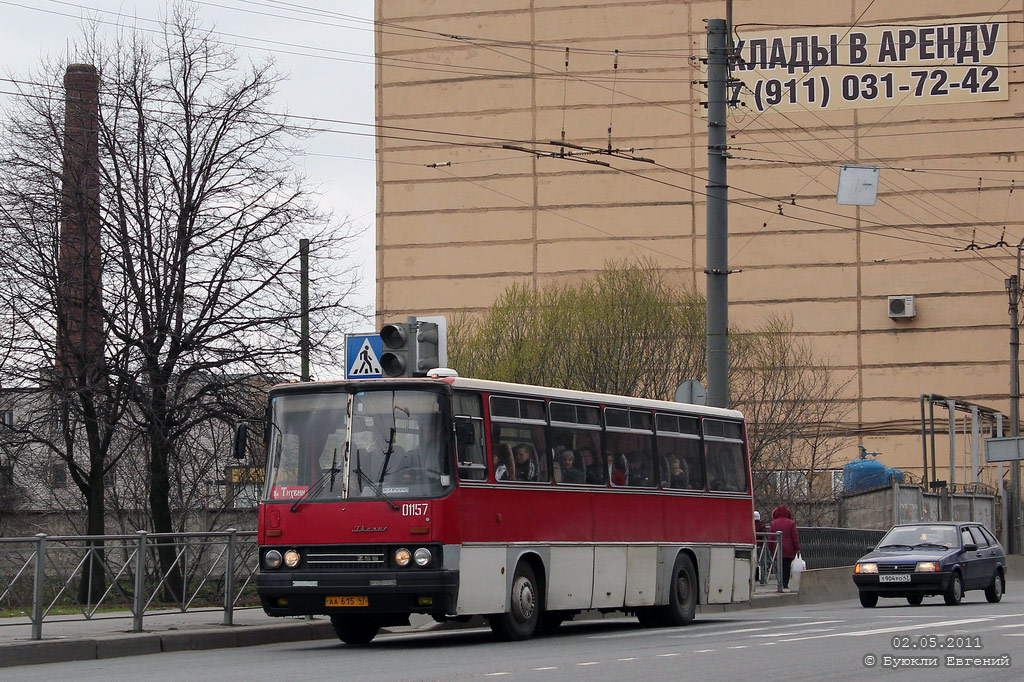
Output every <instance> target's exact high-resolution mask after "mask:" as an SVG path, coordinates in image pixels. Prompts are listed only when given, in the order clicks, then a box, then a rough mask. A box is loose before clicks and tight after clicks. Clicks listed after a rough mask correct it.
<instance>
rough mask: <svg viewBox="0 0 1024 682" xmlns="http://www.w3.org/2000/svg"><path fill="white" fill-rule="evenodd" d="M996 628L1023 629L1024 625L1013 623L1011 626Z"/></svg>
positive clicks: (998, 626)
mask: <svg viewBox="0 0 1024 682" xmlns="http://www.w3.org/2000/svg"><path fill="white" fill-rule="evenodd" d="M995 627H997V628H1024V623H1013V624H1012V625H996V626H995Z"/></svg>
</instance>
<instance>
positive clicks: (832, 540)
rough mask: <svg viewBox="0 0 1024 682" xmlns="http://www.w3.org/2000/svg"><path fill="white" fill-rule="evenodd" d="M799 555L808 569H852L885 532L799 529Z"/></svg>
mask: <svg viewBox="0 0 1024 682" xmlns="http://www.w3.org/2000/svg"><path fill="white" fill-rule="evenodd" d="M797 532H798V533H799V534H800V556H801V557H803V560H804V561H805V562H806V563H807V568H840V567H843V566H853V565H854V564H855V563H857V559H859V558H861V557H862V556H864V555H865V554H867V553H868V552H870V551H871V550H872V549H874V547H875V545H877V544H878V541H879V540H881V539H882V536H883V535H885V531H884V530H867V529H861V528H822V527H814V528H810V527H807V528H797Z"/></svg>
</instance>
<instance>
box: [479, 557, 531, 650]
mask: <svg viewBox="0 0 1024 682" xmlns="http://www.w3.org/2000/svg"><path fill="white" fill-rule="evenodd" d="M539 619H540V593H539V591H538V590H537V578H536V577H535V576H534V574H533V569H532V568H530V565H529V564H527V563H525V562H524V563H520V564H519V565H518V566H517V567H516V572H515V575H514V576H513V577H512V593H511V595H510V596H509V610H508V611H506V612H505V613H496V614H494V615H492V616H490V617H489V618H488V621H489V622H490V625H491V630H492V631H493V632H494V634H495V635H496V636H497V637H498V639H502V640H506V641H516V640H522V639H529V638H530V637H532V636H533V632H534V630H536V629H537V621H538V620H539Z"/></svg>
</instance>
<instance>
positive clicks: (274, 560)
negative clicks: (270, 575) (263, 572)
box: [263, 549, 281, 568]
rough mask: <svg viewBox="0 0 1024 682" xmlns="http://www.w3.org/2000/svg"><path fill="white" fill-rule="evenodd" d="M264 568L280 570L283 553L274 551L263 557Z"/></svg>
mask: <svg viewBox="0 0 1024 682" xmlns="http://www.w3.org/2000/svg"><path fill="white" fill-rule="evenodd" d="M263 566H264V567H266V568H278V567H280V566H281V553H280V552H278V551H277V550H276V549H272V550H270V551H269V552H267V553H266V554H264V555H263Z"/></svg>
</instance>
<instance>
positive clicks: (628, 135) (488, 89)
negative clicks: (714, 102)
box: [376, 0, 1024, 483]
mask: <svg viewBox="0 0 1024 682" xmlns="http://www.w3.org/2000/svg"><path fill="white" fill-rule="evenodd" d="M733 11H734V24H735V25H736V27H737V31H738V34H739V37H740V38H748V39H749V38H750V37H751V36H752V35H753V34H755V33H756V34H761V35H763V34H764V33H769V34H770V33H771V32H773V31H784V30H786V26H784V25H789V26H792V25H794V24H797V25H824V26H838V27H845V28H842V29H841V30H842V31H849V30H850V26H851V24H856V25H857V26H858V27H862V26H867V25H879V24H886V23H889V24H893V23H899V24H902V25H930V24H943V23H949V20H950V19H955V20H956V21H955V22H952V23H963V22H965V21H975V22H978V23H986V22H997V21H999V22H1003V23H1001V28H1000V31H1001V32H1000V33H999V34H998V42H999V49H1000V50H1003V52H1001V53H1000V52H998V51H997V52H996V55H997V56H999V55H1003V56H1001V57H999V59H1001V62H1002V63H1001V64H999V65H998V66H999V67H1000V69H1002V71H1001V75H1000V78H1001V83H1002V88H1003V89H1002V90H1001V93H1000V94H999V95H998V97H999V99H996V100H995V101H967V102H961V103H943V102H942V101H941V100H933V101H932V102H931V103H928V104H918V105H913V106H910V105H907V104H906V101H905V97H903V96H902V95H899V94H897V95H896V96H895V97H893V98H892V99H891V100H890V101H891V103H889V104H886V105H885V106H872V107H866V106H865V107H860V108H847V109H838V108H834V107H828V108H825V109H818V108H813V107H804V108H802V109H798V110H791V111H788V112H786V113H778V112H774V111H771V110H769V111H767V112H765V113H763V114H758V113H757V112H755V111H753V110H752V109H751V108H750V107H749V106H748V107H746V108H744V107H740V108H739V109H737V110H736V111H734V112H733V114H732V115H731V117H730V121H729V127H730V133H732V134H733V137H731V138H730V144H731V145H735V149H732V150H731V153H732V154H733V155H734V157H736V158H734V159H733V160H731V161H730V163H729V183H730V185H731V187H732V189H731V193H730V198H731V199H732V200H734V202H737V203H733V204H731V205H730V208H729V212H730V225H729V230H730V266H731V267H732V268H734V269H737V270H741V271H742V272H739V273H737V274H734V275H733V276H732V277H731V278H730V299H731V307H730V316H731V321H732V322H733V323H734V324H736V325H739V326H741V327H743V326H750V325H754V324H757V323H758V322H759V321H761V320H763V319H764V318H765V316H766V315H768V314H769V313H779V312H781V313H784V314H788V315H791V316H792V318H793V321H794V324H795V327H796V329H797V331H798V332H799V333H800V334H801V335H802V336H804V337H805V338H807V339H808V340H810V341H811V342H812V343H813V344H814V346H815V348H816V350H817V352H818V353H819V354H820V355H821V356H822V357H823V358H824V359H826V360H827V361H828V362H829V363H830V364H831V365H832V366H834V367H835V371H836V373H837V376H838V377H840V378H842V379H849V384H848V389H847V395H846V398H847V399H848V400H849V404H850V406H851V411H850V417H849V419H850V421H851V422H852V423H853V425H854V426H855V427H856V428H858V429H860V430H861V436H860V437H859V438H858V439H857V442H860V443H863V444H864V445H865V446H866V447H867V449H868V450H872V451H881V452H882V453H883V459H884V461H885V462H886V464H888V465H891V466H898V467H901V468H904V469H907V470H910V471H912V472H914V473H916V474H919V473H920V468H921V445H920V435H919V433H918V430H919V423H918V420H919V406H918V399H919V396H920V395H921V394H922V393H939V394H944V395H949V396H956V397H959V398H962V399H965V400H970V401H974V402H978V403H982V404H985V405H990V406H992V407H995V408H997V409H1001V410H1003V411H1004V412H1008V384H1009V363H1008V354H1009V349H1008V341H1009V333H1008V321H1009V318H1008V315H1007V298H1006V293H1005V291H1004V283H1003V282H1004V278H1005V277H1007V276H1008V275H1009V274H1010V273H1011V272H1012V270H1013V268H1014V263H1013V257H1014V249H1012V248H993V249H986V250H960V251H958V250H957V249H958V248H960V249H962V248H963V247H966V246H967V245H968V244H970V243H971V240H972V238H973V239H974V240H975V242H976V243H977V244H978V245H989V244H993V243H995V242H997V241H998V240H999V239H1000V237H1001V235H1002V233H1003V229H1004V227H1005V237H1004V239H1005V241H1006V242H1007V243H1009V244H1010V245H1016V244H1017V243H1018V242H1020V241H1021V238H1022V237H1024V224H1022V221H1021V219H1020V215H1021V211H1022V209H1024V189H1020V188H1018V190H1017V191H1015V192H1012V191H1011V189H1010V188H1011V180H1012V179H1013V178H1014V177H1015V173H1014V172H1010V171H1018V170H1020V169H1021V166H1020V163H1021V161H1024V135H1022V132H1024V121H1021V120H1020V119H1021V117H1024V97H1022V94H1021V91H1020V88H1021V81H1022V75H1021V68H1020V65H1021V64H1024V54H1022V51H1024V50H1022V47H1024V45H1022V43H1024V29H1022V22H1024V1H1022V0H1011V1H1007V2H1003V0H978V2H975V3H972V4H971V5H970V7H969V8H965V6H964V5H963V3H959V2H951V1H945V0H943V1H932V0H928V1H925V0H918V1H908V2H900V3H893V2H884V3H883V2H873V1H871V0H837V1H836V2H813V1H811V0H776V1H773V2H764V1H763V0H748V1H742V0H737V1H736V2H735V3H734V10H733ZM376 12H377V20H378V21H379V22H380V23H379V28H378V34H377V55H378V56H377V63H378V66H377V91H376V97H377V122H378V124H379V125H380V126H381V128H380V130H379V135H380V137H379V140H378V195H377V201H378V204H377V211H378V220H377V226H378V233H377V276H378V282H377V310H378V315H379V318H380V319H382V320H394V319H401V318H403V317H404V316H405V315H407V314H449V315H451V314H454V313H456V312H459V311H474V310H481V309H483V308H486V307H487V306H489V305H490V304H491V303H492V302H493V301H494V299H495V298H496V296H497V295H498V294H499V293H500V292H501V291H502V290H503V289H505V288H506V287H507V286H509V285H510V284H513V283H515V282H526V283H528V284H530V285H532V286H536V287H542V286H544V285H546V284H550V283H553V282H559V281H566V280H573V279H577V278H581V277H587V276H590V275H591V274H593V273H594V272H595V271H596V270H598V269H600V268H601V267H602V266H603V264H604V262H605V261H606V260H607V259H610V258H623V257H643V258H646V259H651V260H654V261H655V262H657V263H658V264H660V266H661V267H663V268H665V269H666V271H668V272H669V273H671V275H672V276H673V277H674V278H676V279H677V280H678V281H679V282H680V283H681V284H685V285H689V286H693V287H696V288H698V289H702V288H703V286H704V274H703V267H704V255H705V243H704V233H705V225H704V223H705V205H704V203H703V191H704V184H705V183H704V180H703V178H704V176H705V174H706V168H707V152H706V147H705V145H706V134H705V130H706V118H705V114H704V108H703V107H702V101H703V100H704V98H705V97H706V91H705V90H704V88H703V86H702V85H701V83H700V80H701V79H702V78H703V77H704V76H703V69H704V66H703V64H702V63H701V62H700V57H701V56H702V55H703V53H704V47H705V44H706V38H705V24H704V20H706V19H711V18H724V14H725V4H724V2H701V1H699V0H693V1H689V2H686V1H684V0H672V1H668V2H660V1H620V2H609V1H605V0H505V1H504V2H472V3H468V2H464V1H463V2H459V1H456V0H378V1H377V9H376ZM749 24H765V25H767V26H749ZM803 30H806V31H810V32H814V31H815V30H817V29H813V28H805V29H803ZM566 47H568V48H569V53H568V61H569V67H568V69H567V68H566V66H565V61H566V51H565V48H566ZM615 50H619V55H618V68H617V70H616V69H614V66H615V54H614V51H615ZM983 63H988V62H986V61H985V60H984V59H983ZM898 68H900V67H893V69H892V71H894V72H896V73H897V75H898V77H902V76H901V75H900V74H903V73H904V72H903V71H898V70H897V69H898ZM908 68H912V67H908ZM854 71H855V70H854ZM851 72H853V71H851ZM811 73H812V74H813V71H812V72H811ZM858 73H862V72H858ZM797 75H798V76H801V75H802V74H801V72H799V71H798V72H797ZM808 75H810V74H808ZM931 85H932V84H931V83H929V84H928V86H927V87H931ZM950 99H952V98H950ZM967 99H969V100H970V99H971V98H967ZM978 99H980V98H975V100H978ZM744 101H746V102H748V103H749V101H751V100H750V97H749V95H748V94H746V93H745V94H744ZM609 126H611V145H612V146H613V147H614V148H617V149H627V148H635V149H636V152H635V154H637V155H640V156H643V157H647V158H650V159H653V160H654V161H656V162H657V164H658V165H654V164H650V163H643V162H639V161H630V160H626V159H611V158H607V157H604V158H600V157H586V158H599V160H604V161H607V162H610V163H612V165H613V166H614V168H604V167H600V166H594V165H585V164H582V163H576V162H573V161H569V160H565V159H552V158H538V157H536V156H533V155H530V154H527V153H523V152H520V151H514V150H509V149H506V148H503V147H502V145H503V144H514V145H516V146H520V147H524V146H525V147H530V148H533V147H536V148H538V149H542V150H544V151H547V152H550V151H554V150H555V149H556V148H555V147H552V146H550V145H547V144H540V145H534V144H533V143H535V142H540V143H545V142H548V141H551V140H559V139H560V137H561V135H562V131H563V130H564V131H565V139H566V141H569V142H571V143H573V144H579V145H589V146H597V147H604V146H606V145H607V144H608V143H609V135H608V128H609ZM842 163H861V164H873V165H879V166H882V168H883V170H882V171H881V181H880V187H879V200H878V203H877V205H875V206H868V207H853V206H838V205H837V204H836V199H835V192H836V186H837V181H838V173H839V168H838V166H839V165H840V164H842ZM903 168H914V169H919V170H918V171H916V172H906V171H900V170H893V169H903ZM929 169H931V170H932V171H933V172H922V171H923V170H929ZM979 178H980V180H979ZM1014 183H1016V181H1014ZM748 192H750V193H748ZM751 193H754V194H751ZM757 195H764V196H765V197H768V198H760V197H758V196H757ZM790 195H795V202H796V203H795V205H794V204H793V203H791V199H790ZM780 205H781V207H782V210H781V214H780V212H779V208H778V207H779V206H780ZM815 209H817V210H815ZM826 212H827V213H826ZM895 294H900V295H907V294H909V295H913V296H915V297H916V305H917V316H916V317H915V318H914V319H912V320H892V319H890V318H889V317H888V316H887V299H886V297H887V296H888V295H895ZM937 414H938V415H940V416H941V417H942V418H945V411H944V410H939V411H938V412H937ZM960 428H961V429H962V428H963V425H962V424H961V426H960ZM945 442H948V437H947V438H946V441H945ZM966 443H967V442H966V441H965V440H964V439H963V437H962V436H961V437H960V438H959V440H958V446H957V447H958V457H959V461H960V462H961V463H964V462H966V458H965V457H964V451H965V448H967V447H968V445H967V444H966ZM944 447H945V445H944V442H943V437H942V435H941V434H940V436H939V450H940V452H939V458H938V461H939V466H940V467H941V466H942V465H943V464H944V463H946V464H948V448H947V449H945V450H944V449H943V448H944ZM854 454H855V449H854V448H852V447H851V449H850V452H849V458H852V457H853V456H854ZM845 459H846V457H844V458H843V460H844V461H845ZM965 476H969V474H968V472H966V471H965V470H963V469H961V470H960V471H958V472H957V475H956V478H957V480H959V481H963V480H965ZM945 477H946V474H945V473H943V474H940V478H945ZM983 479H984V480H986V481H987V482H989V483H991V482H993V474H992V473H991V472H986V473H985V474H984V475H983Z"/></svg>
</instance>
